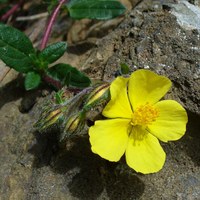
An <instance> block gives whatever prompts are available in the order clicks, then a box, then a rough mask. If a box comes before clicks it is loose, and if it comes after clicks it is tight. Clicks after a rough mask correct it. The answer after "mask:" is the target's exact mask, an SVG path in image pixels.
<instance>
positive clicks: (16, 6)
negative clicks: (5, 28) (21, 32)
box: [0, 0, 23, 21]
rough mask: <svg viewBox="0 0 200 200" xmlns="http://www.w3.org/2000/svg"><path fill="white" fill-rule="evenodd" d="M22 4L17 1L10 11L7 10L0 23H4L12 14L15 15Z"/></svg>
mask: <svg viewBox="0 0 200 200" xmlns="http://www.w3.org/2000/svg"><path fill="white" fill-rule="evenodd" d="M22 4H23V0H21V1H19V3H18V4H16V5H14V6H13V7H12V8H11V9H10V10H8V11H7V12H6V13H5V14H4V15H3V16H2V17H1V18H0V21H5V20H6V19H8V18H9V17H10V16H11V15H12V14H13V13H15V12H16V11H17V10H18V9H19V8H20V7H21V5H22Z"/></svg>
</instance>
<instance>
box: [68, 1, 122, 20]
mask: <svg viewBox="0 0 200 200" xmlns="http://www.w3.org/2000/svg"><path fill="white" fill-rule="evenodd" d="M66 6H67V8H68V10H69V13H70V16H71V17H72V18H75V19H83V18H89V19H101V20H106V19H112V18H114V17H117V16H119V15H121V14H123V13H124V12H125V9H126V8H125V7H124V6H123V5H122V4H121V3H120V2H119V1H117V0H71V1H70V2H69V3H68V4H67V5H66Z"/></svg>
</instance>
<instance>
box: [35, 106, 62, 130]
mask: <svg viewBox="0 0 200 200" xmlns="http://www.w3.org/2000/svg"><path fill="white" fill-rule="evenodd" d="M62 116H63V112H62V110H61V109H60V108H57V109H55V110H53V111H52V110H50V111H49V112H43V113H42V114H41V117H40V119H39V120H38V121H37V123H36V124H35V126H36V127H37V128H38V129H39V130H44V129H47V128H49V127H50V126H52V125H53V124H56V123H57V122H58V120H59V119H61V118H62Z"/></svg>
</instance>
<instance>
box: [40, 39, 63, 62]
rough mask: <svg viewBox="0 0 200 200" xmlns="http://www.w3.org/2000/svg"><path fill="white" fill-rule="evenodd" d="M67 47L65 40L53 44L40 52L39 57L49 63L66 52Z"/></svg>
mask: <svg viewBox="0 0 200 200" xmlns="http://www.w3.org/2000/svg"><path fill="white" fill-rule="evenodd" d="M66 49H67V44H66V43H65V42H57V43H54V44H51V45H49V46H47V47H46V48H45V49H43V50H42V51H41V52H40V53H39V59H40V60H43V61H45V62H48V63H49V64H50V63H53V62H55V61H56V60H58V59H59V58H60V57H61V56H62V55H63V54H64V53H65V51H66Z"/></svg>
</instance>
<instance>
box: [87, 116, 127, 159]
mask: <svg viewBox="0 0 200 200" xmlns="http://www.w3.org/2000/svg"><path fill="white" fill-rule="evenodd" d="M129 123H130V120H128V119H110V120H99V121H96V122H95V125H94V126H92V127H90V129H89V136H90V143H91V145H92V151H93V153H96V154H98V155H99V156H101V157H102V158H105V159H107V160H109V161H118V160H119V159H120V158H121V156H122V155H123V154H124V152H125V149H126V147H127V143H128V127H129Z"/></svg>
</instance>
